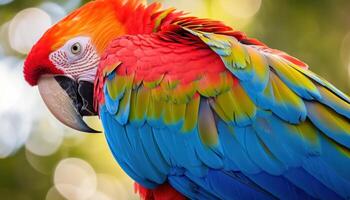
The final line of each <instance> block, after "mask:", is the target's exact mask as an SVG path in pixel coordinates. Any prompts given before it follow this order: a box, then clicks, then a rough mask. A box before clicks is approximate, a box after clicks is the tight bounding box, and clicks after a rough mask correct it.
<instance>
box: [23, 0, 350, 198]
mask: <svg viewBox="0 0 350 200" xmlns="http://www.w3.org/2000/svg"><path fill="white" fill-rule="evenodd" d="M23 74H24V78H25V80H26V81H27V82H28V84H30V85H31V86H37V87H38V90H39V93H40V96H41V97H42V99H43V101H44V103H45V105H46V106H47V107H48V109H49V110H50V111H51V113H52V114H53V115H54V116H55V117H56V118H57V119H58V120H59V121H60V122H61V123H63V124H64V125H66V126H68V127H70V128H72V129H75V130H78V131H81V132H86V133H99V132H100V131H99V130H95V129H94V128H91V126H90V125H88V123H87V122H85V121H84V119H85V117H88V116H97V117H98V118H99V119H100V121H101V122H102V125H103V132H104V136H105V138H106V141H107V142H106V143H107V144H108V146H109V149H110V151H111V154H112V155H113V157H114V158H115V160H116V162H117V163H118V164H119V165H120V166H121V168H122V169H123V171H125V173H126V174H127V175H128V176H130V177H131V178H132V179H133V180H134V181H135V192H136V193H137V194H138V195H139V197H140V198H141V199H146V200H152V199H154V200H182V199H200V200H202V199H204V200H205V199H209V200H211V199H224V200H226V199H233V200H241V199H259V200H260V199H327V200H329V199H332V200H335V199H350V98H349V97H348V96H347V95H346V94H345V93H343V92H342V91H340V90H339V89H337V88H336V87H335V86H334V85H332V84H331V83H330V82H328V81H327V80H325V79H324V78H322V77H320V76H319V75H317V74H315V73H313V72H312V71H311V70H309V66H308V65H307V64H306V63H304V62H303V61H301V60H299V59H297V58H295V57H293V56H291V55H289V54H287V53H285V52H283V51H280V50H277V49H273V48H270V47H268V46H267V45H266V44H264V43H263V42H260V41H259V40H257V39H254V38H250V37H248V36H247V35H246V34H245V33H243V32H242V31H239V30H235V29H234V28H232V27H230V26H227V25H225V24H224V23H223V22H220V21H216V20H211V19H204V18H199V17H194V16H191V15H190V14H188V13H185V12H182V11H178V10H176V9H175V8H163V7H162V6H161V4H160V3H159V2H158V3H157V2H155V3H151V4H148V5H147V4H145V3H144V2H142V1H141V0H128V1H123V0H95V1H90V2H88V3H86V4H85V5H82V6H81V7H80V8H78V9H76V10H74V11H72V12H71V13H70V14H68V16H66V17H65V18H63V19H62V20H61V21H59V22H57V23H56V24H55V25H53V26H52V27H51V28H49V29H48V30H47V31H46V32H45V33H44V34H43V35H42V37H41V38H40V39H39V40H38V41H37V43H36V44H35V45H34V46H33V47H32V49H31V50H30V52H29V54H28V56H27V58H26V60H25V62H24V69H23ZM101 156H103V155H101Z"/></svg>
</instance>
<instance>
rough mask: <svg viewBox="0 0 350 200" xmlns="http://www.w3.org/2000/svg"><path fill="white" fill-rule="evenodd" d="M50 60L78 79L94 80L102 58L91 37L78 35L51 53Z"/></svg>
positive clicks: (68, 74)
mask: <svg viewBox="0 0 350 200" xmlns="http://www.w3.org/2000/svg"><path fill="white" fill-rule="evenodd" d="M50 61H51V62H52V63H53V64H54V65H55V66H56V67H57V68H58V69H61V70H62V71H63V72H64V74H65V75H67V76H69V77H71V78H73V79H74V80H76V81H78V82H79V81H88V82H94V80H95V76H96V71H97V67H98V63H99V61H100V58H99V56H98V54H97V51H96V50H95V48H94V46H93V45H92V43H91V40H90V38H89V37H83V36H81V37H76V38H73V39H71V40H69V41H67V42H66V44H65V45H63V47H61V48H60V49H58V50H57V51H55V52H52V53H51V54H50Z"/></svg>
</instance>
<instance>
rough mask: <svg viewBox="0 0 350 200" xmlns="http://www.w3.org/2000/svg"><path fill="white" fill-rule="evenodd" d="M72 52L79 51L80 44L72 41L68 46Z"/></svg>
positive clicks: (76, 52) (77, 52)
mask: <svg viewBox="0 0 350 200" xmlns="http://www.w3.org/2000/svg"><path fill="white" fill-rule="evenodd" d="M70 50H71V52H72V54H79V53H80V52H81V45H80V43H79V42H77V43H74V44H73V45H72V46H71V48H70Z"/></svg>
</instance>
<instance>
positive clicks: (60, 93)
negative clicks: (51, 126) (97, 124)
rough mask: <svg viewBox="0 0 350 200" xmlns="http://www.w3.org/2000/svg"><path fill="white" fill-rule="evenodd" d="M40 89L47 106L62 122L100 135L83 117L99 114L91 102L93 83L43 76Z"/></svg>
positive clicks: (40, 80) (79, 129)
mask: <svg viewBox="0 0 350 200" xmlns="http://www.w3.org/2000/svg"><path fill="white" fill-rule="evenodd" d="M38 87H39V92H40V95H41V97H42V98H43V100H44V102H45V104H46V106H47V107H48V108H49V110H50V111H51V113H52V114H53V115H54V116H55V117H56V118H57V119H58V120H59V121H60V122H62V123H63V124H65V125H66V126H68V127H70V128H73V129H75V130H78V131H82V132H87V133H100V131H97V130H94V129H92V128H90V127H89V126H88V125H87V124H86V123H85V122H84V120H83V116H91V115H96V114H97V113H96V112H95V111H93V108H92V103H91V102H90V101H92V92H93V85H92V84H91V83H90V84H88V82H84V83H76V82H75V81H74V80H72V79H70V78H68V77H65V76H56V77H53V76H43V77H41V78H40V79H39V81H38ZM86 87H88V88H86ZM86 90H91V91H88V92H86ZM87 94H88V95H87Z"/></svg>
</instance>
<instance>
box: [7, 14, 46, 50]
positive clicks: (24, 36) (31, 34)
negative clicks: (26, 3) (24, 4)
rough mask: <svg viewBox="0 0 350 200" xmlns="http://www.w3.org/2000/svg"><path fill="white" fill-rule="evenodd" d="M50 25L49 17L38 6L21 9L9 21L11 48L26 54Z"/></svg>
mask: <svg viewBox="0 0 350 200" xmlns="http://www.w3.org/2000/svg"><path fill="white" fill-rule="evenodd" d="M50 26H51V18H50V16H49V15H48V14H47V13H46V12H45V11H43V10H41V9H39V8H27V9H24V10H22V11H21V12H19V13H18V14H17V15H16V16H15V17H14V18H13V19H12V21H11V23H10V28H9V40H10V45H11V47H12V49H14V50H16V51H17V52H19V53H22V54H27V53H28V52H29V51H30V49H31V48H32V46H33V45H34V44H35V43H36V42H37V41H38V40H39V38H40V37H41V36H42V35H43V33H44V32H45V31H46V30H47V29H48V28H49V27H50ZM28 30H30V31H28Z"/></svg>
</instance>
